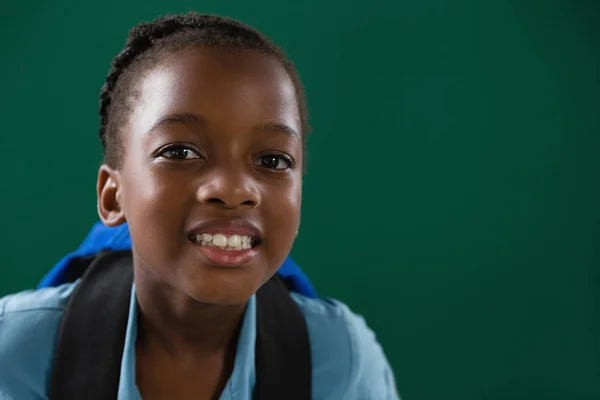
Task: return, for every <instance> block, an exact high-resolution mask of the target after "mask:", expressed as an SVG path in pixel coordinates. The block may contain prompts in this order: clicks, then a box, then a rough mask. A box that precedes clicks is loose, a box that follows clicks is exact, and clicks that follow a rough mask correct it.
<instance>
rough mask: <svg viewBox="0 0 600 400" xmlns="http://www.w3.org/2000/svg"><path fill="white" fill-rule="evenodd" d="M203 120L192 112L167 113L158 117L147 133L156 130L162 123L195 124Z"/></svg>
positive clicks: (203, 120)
mask: <svg viewBox="0 0 600 400" xmlns="http://www.w3.org/2000/svg"><path fill="white" fill-rule="evenodd" d="M203 122H205V119H204V118H203V117H201V116H199V115H196V114H192V113H180V114H169V115H165V116H164V117H161V118H159V120H158V121H156V122H155V123H154V124H153V125H152V127H151V128H150V129H149V130H148V133H149V134H150V133H152V132H154V131H156V130H157V129H158V128H160V127H161V126H163V125H170V124H182V125H188V126H189V125H197V124H199V123H203Z"/></svg>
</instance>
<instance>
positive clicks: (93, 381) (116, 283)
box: [48, 251, 312, 400]
mask: <svg viewBox="0 0 600 400" xmlns="http://www.w3.org/2000/svg"><path fill="white" fill-rule="evenodd" d="M86 261H87V262H88V263H89V266H88V267H87V268H86V266H85V263H86ZM74 265H76V267H77V269H78V270H79V271H85V273H84V275H83V277H82V278H81V281H80V282H79V284H78V285H77V287H76V288H75V290H74V292H73V294H72V295H71V298H70V299H69V302H68V304H67V308H66V310H65V312H64V314H63V318H62V321H61V325H60V329H59V335H58V339H57V343H56V349H55V353H54V365H53V370H52V377H51V381H50V390H49V396H48V397H49V400H80V399H86V400H109V399H116V398H117V395H118V388H119V378H120V375H121V359H122V355H123V349H124V345H125V336H126V330H127V321H128V318H129V304H130V301H131V285H132V283H133V268H132V265H133V263H132V258H131V252H130V251H105V252H101V253H99V254H98V255H97V256H96V257H95V258H93V259H91V258H90V259H87V260H83V259H82V260H79V262H78V263H77V264H74ZM256 297H257V305H256V306H257V321H256V322H257V340H256V357H255V359H256V388H255V394H254V398H255V399H257V400H280V399H287V400H309V399H310V398H311V390H312V389H311V377H312V365H311V359H310V342H309V337H308V331H307V328H306V322H305V320H304V316H303V315H302V312H301V311H300V309H299V307H298V305H297V304H296V303H295V302H294V300H293V299H292V298H291V297H290V295H289V292H288V289H287V288H286V286H285V284H284V283H283V280H282V279H281V278H280V277H279V276H275V277H274V278H272V279H271V280H269V281H268V282H267V283H265V284H264V285H263V286H262V287H261V288H260V289H259V290H258V292H257V296H256Z"/></svg>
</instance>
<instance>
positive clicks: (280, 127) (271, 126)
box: [257, 122, 300, 139]
mask: <svg viewBox="0 0 600 400" xmlns="http://www.w3.org/2000/svg"><path fill="white" fill-rule="evenodd" d="M257 130H258V131H262V132H272V133H282V132H283V133H285V134H287V135H289V136H291V137H295V138H296V139H300V134H299V133H298V132H297V131H296V130H295V129H294V128H292V127H291V126H289V125H286V124H281V123H279V122H265V123H263V124H260V125H258V127H257Z"/></svg>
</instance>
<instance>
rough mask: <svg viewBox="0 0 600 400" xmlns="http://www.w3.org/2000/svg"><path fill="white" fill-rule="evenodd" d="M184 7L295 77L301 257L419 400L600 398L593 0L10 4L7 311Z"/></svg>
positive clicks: (5, 34)
mask: <svg viewBox="0 0 600 400" xmlns="http://www.w3.org/2000/svg"><path fill="white" fill-rule="evenodd" d="M168 4H170V5H168ZM189 9H195V10H198V11H202V12H208V13H219V14H225V15H229V16H232V17H235V18H239V19H242V20H243V21H245V22H247V23H250V24H252V25H255V26H256V27H258V28H259V29H261V30H263V31H264V32H266V33H267V34H268V35H270V36H271V37H273V38H274V39H275V40H276V41H277V42H278V43H280V44H281V45H282V46H283V47H285V48H286V49H287V50H288V53H289V54H290V56H291V57H292V58H293V59H294V60H295V62H296V64H297V66H298V68H299V71H300V74H301V76H302V78H303V80H304V83H305V86H306V88H307V92H308V96H309V105H310V109H311V112H312V117H311V122H312V125H313V127H314V133H313V134H312V136H311V138H310V141H309V153H310V163H309V168H308V171H309V173H308V175H307V177H306V181H305V199H304V208H303V225H302V229H301V234H300V236H299V239H298V241H297V244H296V247H295V249H294V251H293V256H294V258H295V259H296V260H297V261H298V262H299V263H300V264H301V266H302V267H303V268H304V269H305V271H306V272H307V273H308V274H309V275H310V277H311V279H312V280H313V282H314V283H315V285H316V286H317V288H318V290H319V291H320V293H321V294H323V295H328V296H333V297H337V298H340V299H342V300H343V301H345V302H347V303H348V304H349V305H350V306H351V307H352V308H353V309H354V310H355V311H357V312H359V313H362V314H363V315H365V317H366V318H367V320H368V322H369V324H370V325H371V326H372V327H373V329H374V330H375V331H376V332H377V334H378V337H379V339H380V341H381V343H382V344H383V346H384V348H385V350H386V352H387V354H388V356H389V358H390V360H391V363H392V365H393V367H394V370H395V373H396V376H397V380H398V385H399V387H400V390H401V394H402V395H403V397H404V399H405V400H438V399H450V400H454V399H456V400H480V399H498V400H500V399H502V400H504V399H561V400H565V399H577V400H584V399H599V398H600V270H599V267H600V263H599V261H600V251H599V249H600V247H599V246H598V244H599V242H600V211H599V205H600V190H599V188H598V187H599V184H600V179H599V178H600V157H598V152H599V150H600V118H599V115H600V79H599V75H600V40H599V39H600V32H599V31H600V28H599V24H600V3H599V2H598V1H591V0H590V1H585V0H580V1H569V0H563V1H552V0H546V1H542V0H538V1H528V0H521V1H516V0H514V1H510V2H507V1H504V2H499V1H475V0H472V1H464V0H463V1H459V0H418V1H417V0H414V1H391V0H390V1H384V0H371V1H368V2H354V3H352V2H349V1H342V0H335V1H334V0H330V1H324V0H321V1H318V0H313V1H296V2H293V1H274V0H269V1H267V0H264V1H254V2H250V1H242V0H235V1H234V0H230V1H227V2H224V1H217V0H212V1H195V2H193V1H185V0H169V1H157V0H145V1H132V0H129V1H123V0H120V1H116V0H105V1H102V2H93V3H92V2H79V1H75V0H54V1H42V0H30V1H26V2H8V1H7V2H2V4H1V5H0V22H1V23H0V41H1V45H2V46H1V50H0V57H1V58H0V61H1V62H0V87H1V89H2V92H1V93H2V95H1V96H0V117H1V118H0V132H2V141H1V144H2V150H3V151H2V156H1V157H0V163H1V164H0V166H1V169H0V171H1V172H0V173H1V183H0V190H1V195H0V202H1V203H0V204H1V205H2V210H3V213H4V215H3V218H2V224H3V228H4V229H3V234H2V245H1V246H0V294H6V293H9V292H12V291H17V290H21V289H23V288H28V287H33V286H34V285H35V284H36V283H37V281H38V280H39V278H40V277H41V276H42V275H43V274H44V273H45V272H46V271H47V270H48V269H49V268H50V267H51V266H52V265H53V263H54V262H56V261H57V260H58V259H59V258H60V257H61V256H62V255H63V254H64V253H66V252H68V251H70V250H72V249H74V248H75V247H76V246H77V244H78V243H79V242H80V241H81V239H82V238H83V236H84V235H85V233H86V232H87V230H88V228H89V227H90V225H91V224H92V223H93V222H94V221H95V220H96V211H95V192H94V185H95V175H96V169H97V166H98V163H99V161H100V146H99V143H98V141H97V136H96V132H97V126H98V120H97V95H98V92H99V89H100V86H101V85H102V82H103V79H104V76H105V74H106V72H107V70H108V67H109V63H110V60H111V58H112V57H113V56H114V55H115V54H116V53H117V52H118V51H119V50H120V49H121V46H122V44H123V43H124V40H125V36H126V32H127V30H128V29H129V28H130V27H131V26H133V25H134V24H135V23H137V22H139V21H140V20H144V19H145V20H147V19H152V18H154V17H156V16H158V15H161V14H163V13H165V12H181V11H187V10H189Z"/></svg>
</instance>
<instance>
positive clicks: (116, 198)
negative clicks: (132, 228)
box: [96, 164, 126, 226]
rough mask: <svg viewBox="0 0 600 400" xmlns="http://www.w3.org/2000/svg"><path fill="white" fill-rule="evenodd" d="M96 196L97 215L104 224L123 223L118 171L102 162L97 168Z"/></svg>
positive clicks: (114, 224)
mask: <svg viewBox="0 0 600 400" xmlns="http://www.w3.org/2000/svg"><path fill="white" fill-rule="evenodd" d="M96 195H97V197H98V216H99V217H100V220H101V221H102V223H103V224H104V225H106V226H117V225H121V224H123V223H124V222H125V221H126V219H125V214H124V213H123V208H122V207H121V179H120V175H119V171H117V170H115V169H113V168H111V167H109V166H108V165H106V164H102V165H101V166H100V169H99V170H98V181H97V183H96Z"/></svg>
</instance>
